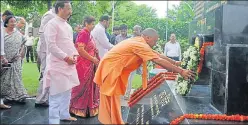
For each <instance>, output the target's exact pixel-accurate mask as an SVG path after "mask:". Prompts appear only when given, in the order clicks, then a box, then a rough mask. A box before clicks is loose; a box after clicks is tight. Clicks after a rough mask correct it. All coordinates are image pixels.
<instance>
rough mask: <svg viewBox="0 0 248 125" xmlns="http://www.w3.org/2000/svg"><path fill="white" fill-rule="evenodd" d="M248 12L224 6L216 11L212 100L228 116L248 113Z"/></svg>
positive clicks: (247, 8)
mask: <svg viewBox="0 0 248 125" xmlns="http://www.w3.org/2000/svg"><path fill="white" fill-rule="evenodd" d="M247 10H248V6H240V5H224V6H222V7H220V8H218V9H217V10H216V12H215V17H216V18H215V34H214V46H213V53H214V54H213V57H212V68H211V69H212V70H211V78H212V80H211V86H212V87H211V88H212V96H211V97H212V98H211V99H212V104H213V105H214V106H215V107H216V108H217V109H218V110H220V111H221V112H222V113H225V114H236V113H238V114H246V115H247V114H248V91H247V90H248V89H247V87H248V80H247V74H248V70H247V67H248V60H247V58H248V57H247V56H248V32H247V27H248V11H247ZM240 12H242V13H243V14H239V13H240ZM234 23H235V25H234Z"/></svg>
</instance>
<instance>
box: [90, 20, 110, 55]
mask: <svg viewBox="0 0 248 125" xmlns="http://www.w3.org/2000/svg"><path fill="white" fill-rule="evenodd" d="M91 35H92V36H93V39H94V40H95V42H96V48H97V49H98V52H99V56H100V58H101V59H102V58H103V56H104V55H105V54H106V53H107V52H108V50H110V49H111V48H112V47H113V46H114V45H112V44H111V43H110V42H109V39H108V37H107V35H106V33H105V28H104V27H103V25H102V24H101V23H98V24H97V25H96V26H95V28H94V29H93V30H92V32H91Z"/></svg>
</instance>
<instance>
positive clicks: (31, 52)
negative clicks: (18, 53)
mask: <svg viewBox="0 0 248 125" xmlns="http://www.w3.org/2000/svg"><path fill="white" fill-rule="evenodd" d="M33 52H34V51H33V46H27V53H26V60H27V62H29V57H31V61H32V62H34V53H33Z"/></svg>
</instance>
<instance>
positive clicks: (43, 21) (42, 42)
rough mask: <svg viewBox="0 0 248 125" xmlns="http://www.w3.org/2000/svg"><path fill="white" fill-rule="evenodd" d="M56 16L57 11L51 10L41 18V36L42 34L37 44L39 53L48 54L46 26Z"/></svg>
mask: <svg viewBox="0 0 248 125" xmlns="http://www.w3.org/2000/svg"><path fill="white" fill-rule="evenodd" d="M55 16H56V14H55V10H54V8H53V9H50V10H49V11H47V12H46V13H45V14H44V15H43V17H42V18H41V24H40V28H39V34H40V38H39V41H38V44H37V52H43V53H45V52H46V42H45V37H44V30H45V26H46V24H47V23H48V22H49V21H50V20H51V19H53V18H54V17H55Z"/></svg>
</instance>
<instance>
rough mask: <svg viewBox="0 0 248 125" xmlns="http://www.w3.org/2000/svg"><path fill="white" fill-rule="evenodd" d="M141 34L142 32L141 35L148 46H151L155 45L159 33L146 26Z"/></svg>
mask: <svg viewBox="0 0 248 125" xmlns="http://www.w3.org/2000/svg"><path fill="white" fill-rule="evenodd" d="M141 34H142V37H143V38H144V39H145V41H146V43H147V44H148V45H149V46H150V47H153V46H154V45H156V43H157V41H158V37H159V35H158V32H157V31H156V30H155V29H152V28H146V29H145V30H143V31H142V33H141Z"/></svg>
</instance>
